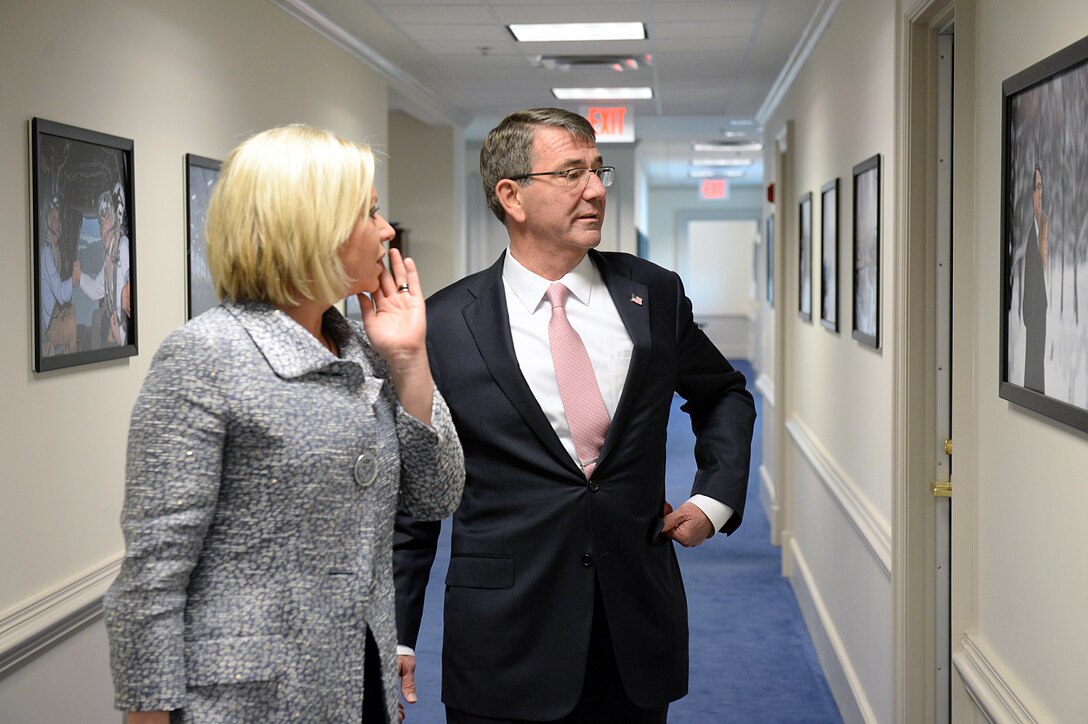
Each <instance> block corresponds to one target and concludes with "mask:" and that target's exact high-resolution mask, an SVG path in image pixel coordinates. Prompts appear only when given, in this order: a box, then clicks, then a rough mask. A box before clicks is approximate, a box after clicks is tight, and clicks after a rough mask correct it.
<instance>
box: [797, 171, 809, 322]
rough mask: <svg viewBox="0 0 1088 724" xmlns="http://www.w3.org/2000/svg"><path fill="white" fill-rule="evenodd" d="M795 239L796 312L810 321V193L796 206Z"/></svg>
mask: <svg viewBox="0 0 1088 724" xmlns="http://www.w3.org/2000/svg"><path fill="white" fill-rule="evenodd" d="M797 222H798V223H797V229H798V232H797V237H798V241H799V243H798V247H799V252H798V253H799V256H800V264H799V266H798V267H797V276H798V283H797V291H798V301H797V311H798V313H799V314H800V315H801V319H803V320H804V321H806V322H811V321H812V192H811V191H809V192H808V193H807V194H805V195H804V196H802V197H801V200H800V201H799V202H798V204H797Z"/></svg>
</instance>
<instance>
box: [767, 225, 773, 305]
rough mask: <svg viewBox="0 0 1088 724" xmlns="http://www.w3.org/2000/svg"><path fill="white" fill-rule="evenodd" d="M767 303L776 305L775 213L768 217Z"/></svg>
mask: <svg viewBox="0 0 1088 724" xmlns="http://www.w3.org/2000/svg"><path fill="white" fill-rule="evenodd" d="M767 304H769V305H770V306H771V307H772V308H773V307H774V214H771V215H769V216H768V217H767Z"/></svg>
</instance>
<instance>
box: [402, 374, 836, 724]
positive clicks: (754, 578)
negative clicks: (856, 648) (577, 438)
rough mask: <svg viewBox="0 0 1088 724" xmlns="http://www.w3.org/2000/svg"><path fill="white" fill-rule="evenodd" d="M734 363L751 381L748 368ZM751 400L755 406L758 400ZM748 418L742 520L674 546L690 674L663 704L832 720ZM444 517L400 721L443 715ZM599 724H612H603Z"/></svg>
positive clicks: (678, 721) (679, 490) (682, 439)
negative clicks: (768, 508) (412, 700)
mask: <svg viewBox="0 0 1088 724" xmlns="http://www.w3.org/2000/svg"><path fill="white" fill-rule="evenodd" d="M734 364H735V365H736V366H737V368H738V369H740V370H741V371H742V372H743V373H744V375H745V377H746V378H747V379H748V383H749V389H752V388H753V386H754V382H755V374H754V372H753V370H752V367H751V365H749V364H748V363H747V362H745V361H743V360H741V361H736V360H734ZM752 394H753V395H755V397H756V407H757V410H760V411H761V408H762V404H761V400H760V398H759V395H758V394H757V393H756V392H755V390H754V389H752ZM680 403H681V400H679V399H676V400H674V402H673V415H672V417H671V418H670V421H669V439H668V453H669V458H668V468H667V473H666V474H667V479H668V481H669V482H668V486H667V489H668V499H669V501H670V502H671V503H673V505H679V504H680V503H682V502H683V501H684V500H686V499H687V497H688V494H689V492H690V488H691V481H692V478H693V476H694V469H695V461H694V459H693V457H692V446H693V445H694V442H695V438H694V436H693V435H692V433H691V426H690V424H689V422H688V416H687V415H685V414H684V413H682V412H680V411H679V407H680ZM759 425H760V419H757V420H756V435H755V443H754V445H755V447H754V448H753V450H752V470H751V482H750V484H749V489H748V503H747V507H746V508H745V516H744V524H743V525H741V527H740V529H739V530H738V531H737V532H736V533H734V534H733V535H732V536H730V537H728V538H726V537H725V536H715V537H714V538H712V539H711V540H709V541H707V542H706V543H705V544H703V545H702V546H699V547H698V548H691V549H684V548H678V550H677V556H678V558H679V559H680V566H681V568H682V569H683V571H684V584H685V586H686V588H687V595H688V611H689V627H690V641H691V643H690V646H691V674H690V681H689V687H688V695H687V696H686V697H684V698H683V699H681V700H679V701H677V702H674V703H673V704H672V706H671V707H670V709H669V721H670V722H672V723H673V724H732V723H740V722H743V723H744V724H764V723H766V724H801V723H803V724H832V723H833V722H841V721H842V719H841V718H840V717H839V714H838V709H837V708H836V706H835V702H834V699H833V698H832V696H831V691H830V690H829V689H828V687H827V682H826V681H825V680H824V676H823V673H822V671H821V669H820V664H819V662H818V661H817V659H816V652H815V651H814V649H813V647H812V640H811V639H810V638H809V635H808V631H807V629H806V628H805V624H804V621H803V620H802V618H801V612H800V610H799V609H798V607H797V602H796V600H795V599H794V596H793V591H792V590H791V589H790V586H789V584H788V583H787V581H786V579H785V578H783V577H782V576H781V575H780V573H779V566H780V556H779V550H778V549H777V548H775V547H774V546H772V545H771V544H770V537H771V534H770V525H769V523H768V522H767V517H766V515H764V513H763V509H762V507H761V506H760V502H759V487H758V481H759V465H760V462H761V461H762V459H763V454H762V449H761V442H762V436H761V435H760V433H759ZM449 528H450V526H449V524H448V523H446V524H444V525H443V526H442V537H441V538H440V540H439V548H438V555H437V557H436V559H435V565H434V569H433V570H432V575H431V581H430V585H429V586H428V588H427V605H426V607H425V611H424V615H423V623H422V626H421V628H420V632H419V642H418V646H417V647H416V683H417V688H418V691H419V702H417V703H416V704H414V705H412V706H409V707H406V708H407V714H408V717H407V719H406V721H407V722H409V723H412V724H436V723H437V722H443V721H445V712H444V709H443V707H442V702H441V686H442V685H441V658H440V657H441V647H442V596H443V588H444V586H443V578H444V577H445V572H446V566H447V565H448V563H449ZM602 724H614V723H612V722H602Z"/></svg>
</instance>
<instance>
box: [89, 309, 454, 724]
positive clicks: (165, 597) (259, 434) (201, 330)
mask: <svg viewBox="0 0 1088 724" xmlns="http://www.w3.org/2000/svg"><path fill="white" fill-rule="evenodd" d="M324 327H325V330H326V332H328V333H329V334H331V335H332V336H333V337H334V338H335V339H336V340H337V342H338V343H339V346H340V350H341V355H342V356H341V357H340V358H337V357H335V356H333V355H332V354H330V353H329V352H328V351H327V350H326V349H325V348H324V347H323V346H322V345H320V344H319V343H318V342H317V340H315V339H314V338H313V336H312V335H310V334H309V333H308V332H306V331H305V330H304V329H302V327H300V326H299V325H298V324H296V323H295V322H294V321H293V320H291V319H290V318H289V317H288V316H287V315H285V314H283V313H282V312H279V311H277V310H276V309H274V308H272V307H270V306H268V305H263V304H253V303H246V304H234V303H229V302H228V303H224V304H222V305H221V306H219V307H217V308H215V309H212V310H210V311H209V312H207V313H205V314H203V315H201V316H200V317H198V318H196V319H194V320H192V321H191V322H189V323H188V324H186V325H185V326H183V327H181V328H180V329H178V330H177V331H175V332H174V333H172V334H171V335H170V336H169V337H167V339H166V340H165V341H164V342H163V344H162V346H161V347H160V349H159V350H158V352H157V353H156V354H155V357H154V360H153V361H152V364H151V369H150V371H149V372H148V375H147V379H146V380H145V382H144V386H143V389H142V390H141V392H140V396H139V399H138V400H137V402H136V406H135V408H134V410H133V412H132V422H131V427H130V429H129V441H128V460H127V470H126V487H125V502H124V509H123V512H122V514H121V526H122V529H123V531H124V535H125V559H124V563H123V565H122V567H121V573H120V575H119V576H118V577H117V580H116V581H115V582H114V583H113V585H112V586H111V588H110V590H109V592H108V593H107V595H106V599H105V609H106V627H107V631H108V634H109V640H110V663H111V667H112V670H113V678H114V686H115V690H116V699H115V704H116V706H117V707H118V708H119V709H123V710H159V709H171V710H175V711H174V713H173V714H172V717H171V720H172V721H180V722H231V723H232V724H237V723H238V722H286V721H305V722H359V721H360V720H361V717H362V701H363V697H364V696H368V695H372V693H371V692H364V691H363V652H364V648H365V646H364V644H365V634H366V629H367V627H369V628H370V629H371V631H372V632H373V635H374V637H375V640H376V642H377V644H378V649H379V651H380V652H381V656H382V661H381V668H382V672H383V677H384V683H385V692H384V693H385V702H386V704H387V708H388V710H389V716H390V721H391V722H395V721H397V719H396V702H397V691H398V686H397V679H396V657H395V655H394V652H395V649H396V625H395V621H394V608H393V574H392V552H391V546H392V536H393V514H394V510H395V508H396V506H397V504H398V503H400V504H401V505H403V506H405V507H406V508H407V509H408V510H410V511H412V512H413V513H414V514H415V515H417V516H419V517H422V518H428V519H438V518H441V517H445V516H447V515H449V514H450V513H451V512H452V511H453V510H454V509H455V508H456V507H457V505H458V503H459V501H460V498H461V491H462V488H463V485H464V458H463V456H462V452H461V446H460V443H459V441H458V439H457V434H456V432H455V430H454V427H453V423H452V422H451V420H450V415H449V411H448V409H447V408H446V404H445V402H444V401H443V399H442V397H441V396H440V395H439V394H438V392H437V391H436V392H435V398H434V408H433V427H427V426H426V425H424V424H422V423H421V422H419V421H418V420H416V419H415V418H413V417H411V416H410V415H408V414H407V413H406V412H405V411H404V410H403V408H401V406H400V404H399V403H398V401H397V398H396V395H395V393H394V390H393V387H392V383H391V382H390V381H389V380H388V370H387V368H386V365H385V363H384V361H383V360H382V358H381V356H380V355H379V354H377V353H376V352H375V351H374V350H373V349H372V348H371V347H370V345H369V343H368V342H367V340H366V334H365V332H364V331H363V327H362V325H361V324H359V323H357V322H354V321H350V320H346V319H344V318H343V317H342V316H341V315H340V314H339V313H338V312H336V311H335V310H330V311H329V312H327V313H326V315H325V320H324Z"/></svg>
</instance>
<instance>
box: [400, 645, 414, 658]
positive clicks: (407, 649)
mask: <svg viewBox="0 0 1088 724" xmlns="http://www.w3.org/2000/svg"><path fill="white" fill-rule="evenodd" d="M415 655H416V650H415V649H413V648H412V647H411V646H405V645H404V644H397V656H415Z"/></svg>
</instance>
